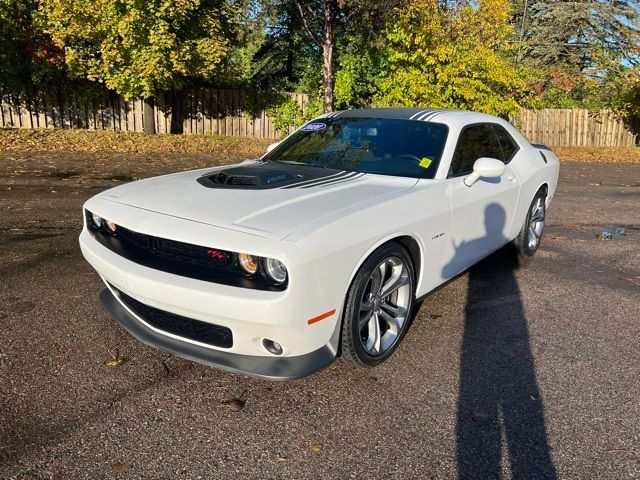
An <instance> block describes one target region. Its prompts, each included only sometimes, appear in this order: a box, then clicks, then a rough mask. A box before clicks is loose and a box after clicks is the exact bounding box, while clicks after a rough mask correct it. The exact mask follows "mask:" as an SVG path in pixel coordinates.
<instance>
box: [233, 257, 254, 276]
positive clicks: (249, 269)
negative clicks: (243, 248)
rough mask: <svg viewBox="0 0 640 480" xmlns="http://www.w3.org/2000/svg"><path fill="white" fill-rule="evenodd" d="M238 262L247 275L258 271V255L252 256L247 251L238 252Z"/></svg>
mask: <svg viewBox="0 0 640 480" xmlns="http://www.w3.org/2000/svg"><path fill="white" fill-rule="evenodd" d="M238 262H239V263H240V267H242V270H243V271H244V273H246V274H248V275H253V274H254V273H256V272H257V271H258V257H254V256H253V255H249V254H247V253H239V254H238Z"/></svg>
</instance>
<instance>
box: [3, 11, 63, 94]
mask: <svg viewBox="0 0 640 480" xmlns="http://www.w3.org/2000/svg"><path fill="white" fill-rule="evenodd" d="M36 14H37V3H36V2H35V1H33V0H0V45H2V48H0V94H6V93H13V94H19V93H23V92H28V91H30V90H33V89H35V88H37V87H38V86H39V85H41V84H43V83H49V82H50V83H56V82H59V81H61V80H62V78H63V77H64V71H63V69H62V68H60V67H61V65H62V64H64V55H63V51H62V50H61V49H60V48H59V47H57V46H56V45H54V44H53V42H52V41H51V38H50V37H49V36H48V35H46V34H44V33H43V32H42V31H41V30H40V29H39V28H38V26H37V25H35V24H34V16H36Z"/></svg>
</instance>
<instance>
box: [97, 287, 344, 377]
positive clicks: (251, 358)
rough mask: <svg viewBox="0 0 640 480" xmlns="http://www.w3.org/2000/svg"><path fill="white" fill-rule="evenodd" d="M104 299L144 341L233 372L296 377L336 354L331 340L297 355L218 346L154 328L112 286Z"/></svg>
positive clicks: (104, 293) (328, 361)
mask: <svg viewBox="0 0 640 480" xmlns="http://www.w3.org/2000/svg"><path fill="white" fill-rule="evenodd" d="M100 301H101V302H102V304H103V305H104V307H105V309H106V310H107V311H108V312H109V313H110V314H111V315H112V316H113V317H115V319H116V320H117V321H118V322H119V323H120V325H121V326H122V327H123V328H124V329H125V330H127V331H128V332H129V333H130V334H131V335H133V336H134V337H136V338H137V339H138V340H140V341H141V342H143V343H146V344H147V345H150V346H152V347H155V348H158V349H160V350H162V351H164V352H167V353H171V354H173V355H177V356H179V357H183V358H186V359H188V360H192V361H195V362H198V363H202V364H205V365H210V366H213V367H217V368H220V369H223V370H227V371H231V372H240V373H243V374H247V375H250V376H253V377H259V378H265V379H269V380H294V379H296V378H301V377H306V376H307V375H311V374H312V373H314V372H317V371H318V370H321V369H323V368H325V367H326V366H327V365H329V364H331V362H333V360H334V359H335V358H336V352H335V349H334V348H332V347H331V345H330V344H327V345H325V346H324V347H321V348H319V349H318V350H315V351H313V352H310V353H307V354H305V355H298V356H295V357H264V356H256V355H241V354H237V353H229V352H225V351H221V350H214V349H211V348H206V347H202V346H200V345H195V344H193V343H189V342H185V341H181V340H178V339H177V338H172V337H169V336H167V335H163V334H160V333H158V332H156V331H154V330H152V329H151V328H149V327H147V326H146V325H145V324H144V323H143V321H141V320H143V319H140V318H138V317H137V316H136V315H135V314H133V313H132V312H131V311H129V310H128V309H127V308H126V307H125V306H124V305H123V303H122V301H121V300H120V299H119V298H118V293H117V292H112V291H111V290H110V289H109V288H105V289H104V290H103V291H102V292H101V293H100Z"/></svg>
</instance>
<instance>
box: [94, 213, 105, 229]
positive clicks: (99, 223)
mask: <svg viewBox="0 0 640 480" xmlns="http://www.w3.org/2000/svg"><path fill="white" fill-rule="evenodd" d="M91 221H92V222H93V225H94V226H95V227H96V228H102V224H103V222H104V220H103V219H102V217H101V216H99V215H96V214H95V213H92V214H91Z"/></svg>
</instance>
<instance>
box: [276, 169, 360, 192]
mask: <svg viewBox="0 0 640 480" xmlns="http://www.w3.org/2000/svg"><path fill="white" fill-rule="evenodd" d="M348 173H349V172H345V171H340V172H338V173H333V174H331V175H325V176H323V177H321V178H313V179H311V180H305V181H303V182H298V183H294V184H293V185H287V186H284V187H282V188H298V187H303V186H313V185H314V184H316V183H320V182H325V181H327V180H329V179H335V178H341V177H344V176H345V175H347V174H348Z"/></svg>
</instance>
